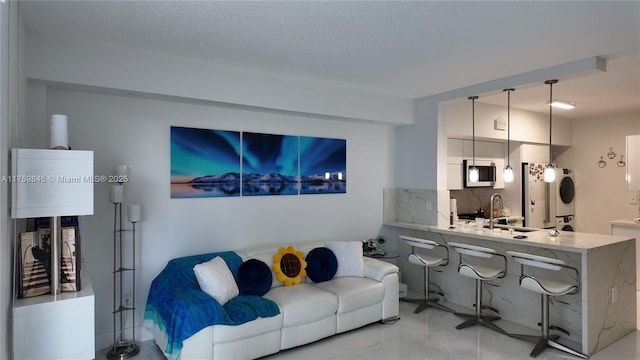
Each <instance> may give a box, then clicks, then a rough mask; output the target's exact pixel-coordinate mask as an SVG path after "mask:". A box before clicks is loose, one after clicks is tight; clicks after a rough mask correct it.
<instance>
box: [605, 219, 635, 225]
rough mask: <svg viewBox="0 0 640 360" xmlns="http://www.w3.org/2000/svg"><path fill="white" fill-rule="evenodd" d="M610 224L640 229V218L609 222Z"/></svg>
mask: <svg viewBox="0 0 640 360" xmlns="http://www.w3.org/2000/svg"><path fill="white" fill-rule="evenodd" d="M609 224H611V225H622V226H635V227H640V218H636V219H620V220H612V221H609Z"/></svg>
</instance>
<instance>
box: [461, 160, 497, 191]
mask: <svg viewBox="0 0 640 360" xmlns="http://www.w3.org/2000/svg"><path fill="white" fill-rule="evenodd" d="M462 166H463V172H462V174H463V175H462V176H463V178H464V187H468V188H469V187H493V186H494V185H495V184H496V164H495V163H494V162H493V161H490V160H478V159H476V161H475V166H476V168H477V169H478V175H479V177H478V181H475V182H471V181H469V169H471V168H472V167H473V160H472V159H465V160H462Z"/></svg>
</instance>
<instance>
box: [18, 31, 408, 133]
mask: <svg viewBox="0 0 640 360" xmlns="http://www.w3.org/2000/svg"><path fill="white" fill-rule="evenodd" d="M27 35H28V38H29V40H28V42H27V58H26V69H27V76H28V77H29V78H30V79H38V80H44V81H50V82H59V83H64V84H81V85H83V86H91V87H100V88H106V89H125V90H127V91H131V92H137V93H139V94H145V95H148V94H152V95H155V94H162V95H165V96H174V97H179V98H183V99H190V100H194V99H198V100H204V101H216V102H220V103H226V104H237V105H243V106H254V107H259V108H266V109H278V110H285V111H290V112H299V113H301V114H314V115H323V116H332V117H343V118H350V119H359V120H367V121H376V122H383V123H387V124H411V123H413V107H412V100H411V99H409V98H403V97H398V96H392V95H386V94H379V93H372V92H367V91H361V90H353V89H348V88H341V87H336V86H330V85H326V84H321V83H311V82H308V81H302V80H296V79H292V78H285V77H277V76H273V75H271V74H265V73H259V72H255V71H248V70H241V69H238V68H230V67H222V66H219V65H216V64H214V63H210V62H205V61H197V60H193V59H186V58H180V57H176V56H167V55H163V54H157V53H150V52H146V51H140V50H137V49H132V48H123V47H116V46H110V45H106V44H101V43H95V42H88V41H82V40H77V39H74V40H72V39H67V38H61V37H57V36H52V35H49V34H43V33H39V32H29V33H28V34H27Z"/></svg>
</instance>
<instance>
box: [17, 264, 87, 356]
mask: <svg viewBox="0 0 640 360" xmlns="http://www.w3.org/2000/svg"><path fill="white" fill-rule="evenodd" d="M94 304H95V297H94V294H93V287H92V285H91V280H90V279H89V276H88V275H87V274H85V273H82V290H80V291H77V292H62V293H60V294H58V295H40V296H35V297H31V298H25V299H15V300H14V303H13V338H14V341H13V358H14V359H68V360H80V359H93V358H94V357H95V355H96V353H95V336H94V333H95V330H94V329H95V326H94V325H95V316H94Z"/></svg>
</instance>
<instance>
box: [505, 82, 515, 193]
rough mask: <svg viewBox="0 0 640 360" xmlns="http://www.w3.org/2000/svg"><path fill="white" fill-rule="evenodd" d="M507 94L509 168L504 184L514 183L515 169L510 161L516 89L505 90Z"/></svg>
mask: <svg viewBox="0 0 640 360" xmlns="http://www.w3.org/2000/svg"><path fill="white" fill-rule="evenodd" d="M502 91H504V92H506V93H507V166H506V167H505V168H504V182H506V183H510V182H513V168H512V167H511V164H510V161H509V155H510V154H511V147H510V143H511V93H512V92H514V91H516V89H504V90H502Z"/></svg>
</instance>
